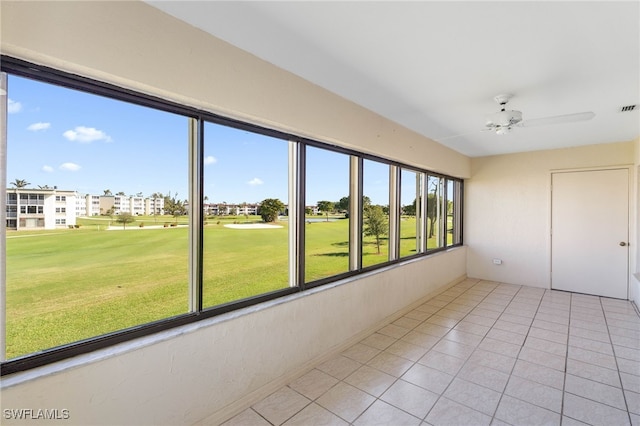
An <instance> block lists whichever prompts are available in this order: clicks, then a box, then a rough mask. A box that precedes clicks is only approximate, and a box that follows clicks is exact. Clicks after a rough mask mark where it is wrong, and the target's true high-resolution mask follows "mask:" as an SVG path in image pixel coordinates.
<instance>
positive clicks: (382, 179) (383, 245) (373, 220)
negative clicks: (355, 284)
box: [362, 160, 389, 267]
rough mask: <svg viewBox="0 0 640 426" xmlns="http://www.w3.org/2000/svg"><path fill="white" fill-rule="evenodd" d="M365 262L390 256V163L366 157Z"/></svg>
mask: <svg viewBox="0 0 640 426" xmlns="http://www.w3.org/2000/svg"><path fill="white" fill-rule="evenodd" d="M363 163H364V166H363V172H362V175H363V190H362V194H363V195H362V224H363V225H362V266H363V267H365V266H371V265H375V264H378V263H384V262H387V261H388V260H389V238H388V237H389V165H387V164H384V163H380V162H378V161H373V160H364V162H363Z"/></svg>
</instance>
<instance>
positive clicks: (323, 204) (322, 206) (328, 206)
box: [318, 201, 333, 222]
mask: <svg viewBox="0 0 640 426" xmlns="http://www.w3.org/2000/svg"><path fill="white" fill-rule="evenodd" d="M318 210H320V211H321V212H325V214H326V215H327V222H329V213H330V212H332V211H333V203H332V202H331V201H318Z"/></svg>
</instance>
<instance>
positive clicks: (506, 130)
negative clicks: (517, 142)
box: [496, 127, 511, 135]
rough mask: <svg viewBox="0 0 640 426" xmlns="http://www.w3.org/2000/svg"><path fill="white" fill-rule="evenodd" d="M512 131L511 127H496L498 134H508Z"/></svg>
mask: <svg viewBox="0 0 640 426" xmlns="http://www.w3.org/2000/svg"><path fill="white" fill-rule="evenodd" d="M507 133H511V127H496V135H506V134H507Z"/></svg>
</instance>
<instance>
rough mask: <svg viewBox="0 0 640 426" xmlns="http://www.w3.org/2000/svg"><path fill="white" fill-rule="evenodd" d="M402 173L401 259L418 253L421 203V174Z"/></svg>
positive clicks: (404, 171) (406, 171) (403, 170)
mask: <svg viewBox="0 0 640 426" xmlns="http://www.w3.org/2000/svg"><path fill="white" fill-rule="evenodd" d="M400 173H401V174H400V185H401V187H400V208H401V215H400V257H406V256H411V255H413V254H416V253H417V252H418V238H417V236H418V225H419V223H418V221H417V220H416V217H417V215H416V212H417V211H418V210H419V206H417V203H419V202H420V183H419V177H420V174H419V173H416V172H414V171H411V170H406V169H402V170H401V172H400Z"/></svg>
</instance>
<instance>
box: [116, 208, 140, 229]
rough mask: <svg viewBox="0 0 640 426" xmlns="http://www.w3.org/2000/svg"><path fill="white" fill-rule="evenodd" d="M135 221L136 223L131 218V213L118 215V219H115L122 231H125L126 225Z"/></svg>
mask: <svg viewBox="0 0 640 426" xmlns="http://www.w3.org/2000/svg"><path fill="white" fill-rule="evenodd" d="M135 221H136V219H135V218H134V217H133V215H132V214H131V213H128V212H124V213H120V214H119V215H118V219H116V222H118V223H121V224H122V229H126V228H127V223H132V222H135Z"/></svg>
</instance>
